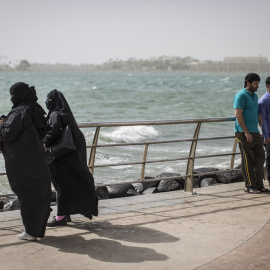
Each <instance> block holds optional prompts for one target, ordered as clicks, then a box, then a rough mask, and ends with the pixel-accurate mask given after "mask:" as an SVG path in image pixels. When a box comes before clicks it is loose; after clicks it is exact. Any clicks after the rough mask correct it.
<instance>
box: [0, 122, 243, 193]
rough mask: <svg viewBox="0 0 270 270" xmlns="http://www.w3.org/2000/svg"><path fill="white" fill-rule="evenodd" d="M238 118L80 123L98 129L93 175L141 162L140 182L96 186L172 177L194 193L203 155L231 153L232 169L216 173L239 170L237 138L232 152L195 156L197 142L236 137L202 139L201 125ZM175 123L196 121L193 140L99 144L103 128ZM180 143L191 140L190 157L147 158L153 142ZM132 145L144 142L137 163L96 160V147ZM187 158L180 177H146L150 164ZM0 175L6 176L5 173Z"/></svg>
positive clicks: (91, 164)
mask: <svg viewBox="0 0 270 270" xmlns="http://www.w3.org/2000/svg"><path fill="white" fill-rule="evenodd" d="M231 121H235V117H227V118H199V119H182V120H162V121H134V122H103V123H80V124H79V127H80V128H95V134H94V138H93V142H92V145H89V146H87V148H91V151H90V156H89V162H88V167H89V170H90V172H91V173H92V174H94V169H95V168H99V167H112V166H127V165H128V166H130V165H141V177H140V181H139V182H138V180H137V181H129V182H117V183H114V184H104V185H97V187H101V186H109V185H119V184H127V183H143V182H152V181H160V180H171V179H183V178H184V179H185V187H184V190H185V191H187V192H191V193H193V176H194V164H195V159H200V158H209V157H212V158H213V157H222V156H230V157H231V161H230V169H229V170H225V171H224V170H220V171H215V174H219V173H224V172H232V171H238V170H235V169H234V160H235V155H238V154H239V153H236V146H237V142H236V140H234V144H233V146H232V152H231V153H226V154H215V155H204V156H199V157H196V147H197V143H198V141H207V140H210V141H213V140H224V139H233V138H235V136H223V137H208V138H199V134H200V129H201V126H202V124H205V123H216V122H231ZM176 124H197V125H196V128H195V132H194V135H193V137H192V138H191V139H182V140H168V141H152V142H136V143H135V142H134V143H117V144H116V143H111V144H109V143H108V144H98V139H99V134H100V130H101V128H104V127H123V126H156V125H176ZM181 142H190V143H191V145H190V151H189V155H188V156H187V157H183V158H180V157H179V158H174V159H159V160H147V154H148V147H149V145H153V144H168V143H181ZM133 145H144V152H143V154H142V160H141V161H136V162H126V163H113V164H99V165H95V160H96V152H97V148H102V147H103V148H104V147H116V146H123V147H125V146H133ZM181 160H187V166H186V174H185V175H181V176H179V177H177V176H173V177H164V178H153V179H150V180H145V167H146V165H147V164H150V163H160V162H171V161H181ZM211 174H213V172H205V173H196V176H203V175H211ZM0 175H4V174H3V173H2V174H0Z"/></svg>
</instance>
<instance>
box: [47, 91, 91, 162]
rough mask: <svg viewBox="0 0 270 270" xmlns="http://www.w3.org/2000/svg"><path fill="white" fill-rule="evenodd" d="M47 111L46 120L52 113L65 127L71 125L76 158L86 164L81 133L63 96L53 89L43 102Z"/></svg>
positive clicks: (84, 143)
mask: <svg viewBox="0 0 270 270" xmlns="http://www.w3.org/2000/svg"><path fill="white" fill-rule="evenodd" d="M45 104H46V107H47V109H48V110H49V112H48V116H47V119H48V120H49V119H50V116H51V114H52V113H53V112H56V113H57V114H59V116H60V118H61V121H62V123H63V125H64V127H65V126H67V125H71V130H72V135H73V140H74V143H75V145H76V149H77V153H78V157H79V159H80V160H82V162H83V163H85V164H86V142H85V137H84V135H83V133H82V132H81V130H80V128H79V126H78V124H77V122H76V120H75V118H74V115H73V113H72V111H71V109H70V107H69V105H68V103H67V101H66V99H65V97H64V95H63V94H62V93H61V92H60V91H58V90H56V89H54V90H52V91H51V92H49V94H48V95H47V100H46V102H45Z"/></svg>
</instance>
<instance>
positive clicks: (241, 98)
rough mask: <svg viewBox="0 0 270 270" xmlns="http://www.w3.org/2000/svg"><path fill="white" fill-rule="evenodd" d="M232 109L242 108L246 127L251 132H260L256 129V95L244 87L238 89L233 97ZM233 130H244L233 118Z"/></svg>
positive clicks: (257, 120)
mask: <svg viewBox="0 0 270 270" xmlns="http://www.w3.org/2000/svg"><path fill="white" fill-rule="evenodd" d="M233 105H234V109H242V110H243V117H244V121H245V124H246V127H247V129H248V131H249V132H251V133H260V132H259V129H258V123H259V119H258V96H257V94H256V93H252V94H251V93H250V92H249V91H248V90H247V89H246V88H244V89H242V90H241V91H239V92H238V93H237V94H236V95H235V96H234V99H233ZM234 131H235V132H238V131H240V132H244V131H243V130H242V128H241V127H240V126H239V124H238V122H237V120H235V126H234Z"/></svg>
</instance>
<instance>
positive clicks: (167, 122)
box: [78, 117, 235, 128]
mask: <svg viewBox="0 0 270 270" xmlns="http://www.w3.org/2000/svg"><path fill="white" fill-rule="evenodd" d="M226 121H235V117H212V118H197V119H196V118H194V119H182V120H160V121H130V122H102V123H79V124H78V125H79V127H81V128H85V127H116V126H147V125H172V124H192V123H212V122H226Z"/></svg>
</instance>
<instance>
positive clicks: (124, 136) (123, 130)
mask: <svg viewBox="0 0 270 270" xmlns="http://www.w3.org/2000/svg"><path fill="white" fill-rule="evenodd" d="M157 135H158V132H157V130H156V129H155V128H154V127H151V126H131V127H119V128H116V129H115V130H114V131H112V132H103V133H102V134H101V136H102V137H104V138H107V139H109V140H111V141H114V142H138V141H142V140H145V139H147V138H153V137H156V136H157Z"/></svg>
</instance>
